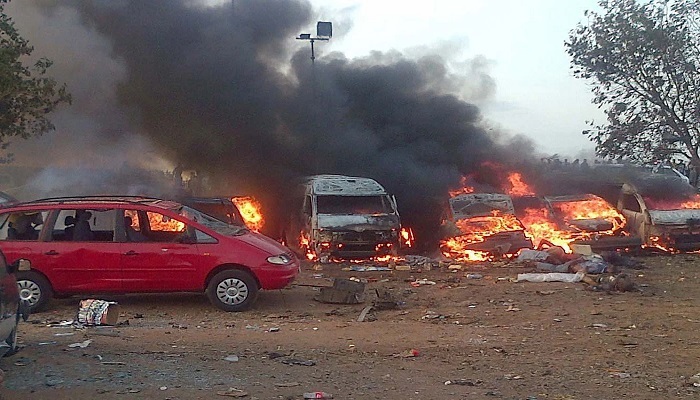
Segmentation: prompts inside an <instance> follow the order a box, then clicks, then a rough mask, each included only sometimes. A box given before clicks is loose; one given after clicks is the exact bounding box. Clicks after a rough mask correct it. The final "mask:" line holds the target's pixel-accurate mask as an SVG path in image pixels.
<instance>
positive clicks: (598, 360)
mask: <svg viewBox="0 0 700 400" xmlns="http://www.w3.org/2000/svg"><path fill="white" fill-rule="evenodd" d="M639 260H641V261H642V262H643V264H644V268H643V269H635V270H626V272H627V273H628V274H630V275H631V276H632V277H633V279H634V281H635V283H636V284H637V285H638V288H639V290H638V291H634V292H624V293H607V292H599V291H592V290H590V289H589V287H588V286H587V285H585V284H583V283H573V284H570V283H526V282H522V283H515V282H511V281H508V280H502V279H498V278H507V277H515V276H516V274H518V273H522V272H529V271H528V270H526V269H524V268H522V267H513V266H508V265H474V266H470V267H468V268H465V269H463V270H461V271H457V272H451V271H448V270H446V269H438V270H435V269H433V270H430V271H422V272H415V271H411V272H409V271H392V272H349V271H343V270H342V267H341V266H339V265H332V266H324V268H323V270H321V271H319V270H313V269H312V266H310V265H308V266H305V269H304V271H303V273H302V275H301V276H300V278H299V279H298V281H297V282H296V284H295V285H294V286H292V287H291V288H288V289H285V290H281V291H273V292H263V293H261V295H260V297H259V299H258V303H257V304H256V306H255V307H254V308H253V309H252V310H251V311H249V312H245V313H225V312H221V311H218V310H216V309H214V308H213V307H212V306H211V305H210V304H209V303H208V302H207V300H206V299H205V297H204V296H203V295H193V294H178V295H157V296H155V295H147V296H133V295H132V296H121V297H116V298H115V300H117V301H118V302H119V304H120V307H121V317H120V321H121V322H122V323H124V324H125V325H120V326H117V327H99V328H87V329H83V330H80V329H75V328H73V327H52V326H48V325H50V323H51V322H59V321H62V320H69V319H72V318H73V317H74V315H75V313H76V311H77V302H78V300H79V299H77V298H72V299H64V300H55V301H54V302H52V304H51V307H50V310H48V311H46V312H43V313H39V314H35V315H32V316H31V318H30V321H29V322H26V323H22V324H21V326H20V329H21V332H20V338H19V340H20V343H21V344H22V345H23V348H22V349H21V350H20V351H19V353H17V354H16V355H14V356H12V357H8V358H4V359H2V360H1V361H0V368H2V369H3V370H5V376H4V383H3V385H4V387H3V388H2V389H0V399H48V398H51V399H57V400H58V399H78V398H80V399H83V398H84V399H93V398H99V399H141V398H149V399H153V400H156V399H216V398H221V399H224V398H227V397H229V396H231V397H233V396H234V395H236V394H241V392H239V391H243V392H245V393H247V397H244V398H249V399H255V398H257V399H300V398H302V395H303V393H304V392H311V391H324V392H327V393H330V394H332V395H333V396H334V398H335V399H437V398H440V399H446V398H474V399H482V398H483V399H612V398H615V399H617V398H633V399H663V398H679V397H697V396H698V395H699V394H700V388H699V387H695V386H693V378H691V377H692V376H693V375H695V374H698V373H700V362H698V360H699V359H700V315H698V310H699V309H700V308H699V307H698V306H700V280H698V276H699V275H700V255H675V256H648V257H640V258H639ZM470 272H472V273H479V274H482V275H483V278H481V279H467V278H466V277H465V274H467V273H470ZM321 274H322V276H321ZM351 276H354V277H358V278H364V279H367V280H368V281H369V283H368V293H369V294H370V295H371V294H372V293H373V292H374V291H373V289H376V288H380V289H385V290H388V291H389V292H390V293H391V294H392V295H393V296H394V298H395V299H396V300H397V301H400V302H401V303H402V304H401V307H400V308H398V309H393V310H381V311H373V312H371V313H370V314H369V315H368V318H367V321H364V322H358V321H357V318H358V316H359V315H360V313H361V311H362V309H363V308H364V307H365V306H366V305H367V304H370V302H371V297H370V298H368V300H367V302H366V303H365V304H358V305H337V304H324V303H319V302H317V301H314V299H313V298H314V296H315V295H317V294H318V288H317V287H315V286H321V285H326V286H330V285H331V281H332V278H333V277H351ZM416 278H419V279H423V278H425V279H429V280H432V281H434V282H436V284H435V285H425V286H419V287H413V286H411V285H410V283H409V282H410V281H413V280H415V279H416ZM127 321H128V325H126V323H127ZM87 339H91V340H92V341H91V342H90V343H89V345H88V346H87V347H85V348H80V347H69V345H70V344H73V343H78V342H83V341H85V340H87ZM228 356H237V361H227V360H226V359H225V358H226V357H228ZM446 381H452V382H453V384H445V383H446ZM234 389H235V390H234ZM225 395H226V396H225Z"/></svg>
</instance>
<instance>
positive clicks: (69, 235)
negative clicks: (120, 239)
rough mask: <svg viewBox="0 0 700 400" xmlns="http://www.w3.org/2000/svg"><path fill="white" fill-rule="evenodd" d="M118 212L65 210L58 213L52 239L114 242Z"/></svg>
mask: <svg viewBox="0 0 700 400" xmlns="http://www.w3.org/2000/svg"><path fill="white" fill-rule="evenodd" d="M116 215H117V210H115V209H113V208H108V209H63V210H60V211H59V212H58V216H57V217H56V223H55V224H54V227H53V232H52V234H51V239H52V240H55V241H68V242H112V241H114V221H115V218H116Z"/></svg>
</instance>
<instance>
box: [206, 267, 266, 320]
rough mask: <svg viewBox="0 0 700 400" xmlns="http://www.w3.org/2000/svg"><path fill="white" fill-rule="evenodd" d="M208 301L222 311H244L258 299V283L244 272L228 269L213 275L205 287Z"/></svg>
mask: <svg viewBox="0 0 700 400" xmlns="http://www.w3.org/2000/svg"><path fill="white" fill-rule="evenodd" d="M206 292H207V297H208V298H209V301H210V302H211V303H212V304H213V305H214V306H216V307H217V308H220V309H222V310H224V311H244V310H247V309H248V308H250V306H251V305H253V303H254V302H255V299H256V298H257V297H258V283H257V282H256V281H255V278H253V276H251V275H250V274H249V273H248V272H246V271H241V270H237V269H229V270H226V271H221V272H219V273H218V274H216V275H214V277H213V278H211V281H209V285H208V286H207V291H206Z"/></svg>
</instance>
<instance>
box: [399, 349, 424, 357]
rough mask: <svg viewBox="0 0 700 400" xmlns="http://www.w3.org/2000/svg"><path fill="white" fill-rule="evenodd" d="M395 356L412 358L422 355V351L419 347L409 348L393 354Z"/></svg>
mask: <svg viewBox="0 0 700 400" xmlns="http://www.w3.org/2000/svg"><path fill="white" fill-rule="evenodd" d="M393 356H394V357H402V358H411V357H418V356H420V351H419V350H418V349H408V350H405V351H402V352H401V353H397V354H394V355H393Z"/></svg>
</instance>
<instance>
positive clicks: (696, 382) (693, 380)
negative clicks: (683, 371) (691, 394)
mask: <svg viewBox="0 0 700 400" xmlns="http://www.w3.org/2000/svg"><path fill="white" fill-rule="evenodd" d="M688 384H689V385H692V386H694V387H700V373H697V374H695V375H693V376H691V377H690V378H688Z"/></svg>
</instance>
